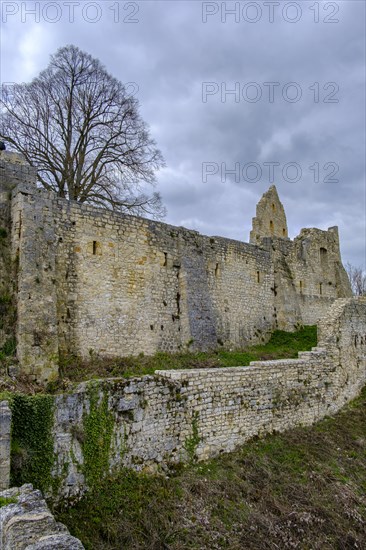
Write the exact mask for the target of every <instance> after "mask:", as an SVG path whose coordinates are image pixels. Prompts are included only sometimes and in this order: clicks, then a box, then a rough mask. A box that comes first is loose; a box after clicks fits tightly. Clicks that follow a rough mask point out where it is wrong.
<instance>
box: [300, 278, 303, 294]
mask: <svg viewBox="0 0 366 550" xmlns="http://www.w3.org/2000/svg"><path fill="white" fill-rule="evenodd" d="M299 286H300V294H302V290H303V285H302V281H300V282H299Z"/></svg>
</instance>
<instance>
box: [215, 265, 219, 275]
mask: <svg viewBox="0 0 366 550" xmlns="http://www.w3.org/2000/svg"><path fill="white" fill-rule="evenodd" d="M218 275H219V264H216V267H215V277H218Z"/></svg>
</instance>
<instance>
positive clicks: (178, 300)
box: [176, 292, 180, 315]
mask: <svg viewBox="0 0 366 550" xmlns="http://www.w3.org/2000/svg"><path fill="white" fill-rule="evenodd" d="M176 302H177V314H178V315H180V294H179V292H177V297H176Z"/></svg>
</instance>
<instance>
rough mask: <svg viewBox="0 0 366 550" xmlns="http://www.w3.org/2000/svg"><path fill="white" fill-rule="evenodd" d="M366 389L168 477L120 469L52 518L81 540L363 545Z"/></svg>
mask: <svg viewBox="0 0 366 550" xmlns="http://www.w3.org/2000/svg"><path fill="white" fill-rule="evenodd" d="M365 495H366V390H364V391H363V393H362V395H361V397H360V398H359V399H357V400H356V401H355V402H353V403H352V404H351V405H349V406H348V407H346V408H345V409H344V410H343V411H342V412H340V413H339V414H337V415H336V416H334V417H333V418H328V419H325V420H324V421H322V422H319V423H318V424H316V425H315V426H313V427H308V428H297V429H294V430H291V431H288V432H287V433H285V434H275V435H270V436H267V437H266V438H264V439H262V440H259V439H258V440H253V441H251V442H249V443H248V444H247V445H245V446H244V447H243V448H242V449H241V450H238V451H237V452H235V453H232V454H229V455H222V456H220V457H219V458H218V459H215V460H212V461H210V462H207V463H200V464H196V465H193V466H189V467H183V466H181V467H180V468H178V469H177V470H176V471H175V472H172V474H171V476H170V478H169V479H168V478H166V477H163V476H155V477H153V476H144V475H138V474H136V473H134V472H131V471H128V470H123V471H121V472H120V474H119V476H118V477H117V478H110V479H106V480H104V481H103V483H102V484H101V486H100V487H98V488H95V490H94V491H93V492H92V493H90V494H89V495H88V496H87V497H86V498H84V500H83V501H81V502H80V503H79V504H78V505H76V506H75V507H74V508H70V509H68V510H64V511H58V516H59V519H60V520H61V521H63V522H65V523H66V524H67V525H68V526H69V528H70V529H71V531H72V532H73V533H74V534H75V535H76V536H78V537H80V538H81V539H82V541H83V542H84V544H85V547H86V548H87V549H88V550H91V549H93V550H99V549H100V550H112V549H113V550H117V549H121V548H124V549H126V550H127V549H131V550H132V549H134V550H138V549H145V548H147V549H151V550H154V549H155V550H158V549H159V550H160V549H167V550H183V549H195V550H201V549H202V550H203V549H204V550H215V549H230V550H244V549H245V550H264V549H268V550H274V549H277V548H278V549H280V550H283V549H302V550H317V549H319V550H350V549H363V548H366V498H365Z"/></svg>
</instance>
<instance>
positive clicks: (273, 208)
mask: <svg viewBox="0 0 366 550" xmlns="http://www.w3.org/2000/svg"><path fill="white" fill-rule="evenodd" d="M275 210H276V207H275V205H274V203H272V211H273V212H274V211H275Z"/></svg>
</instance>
